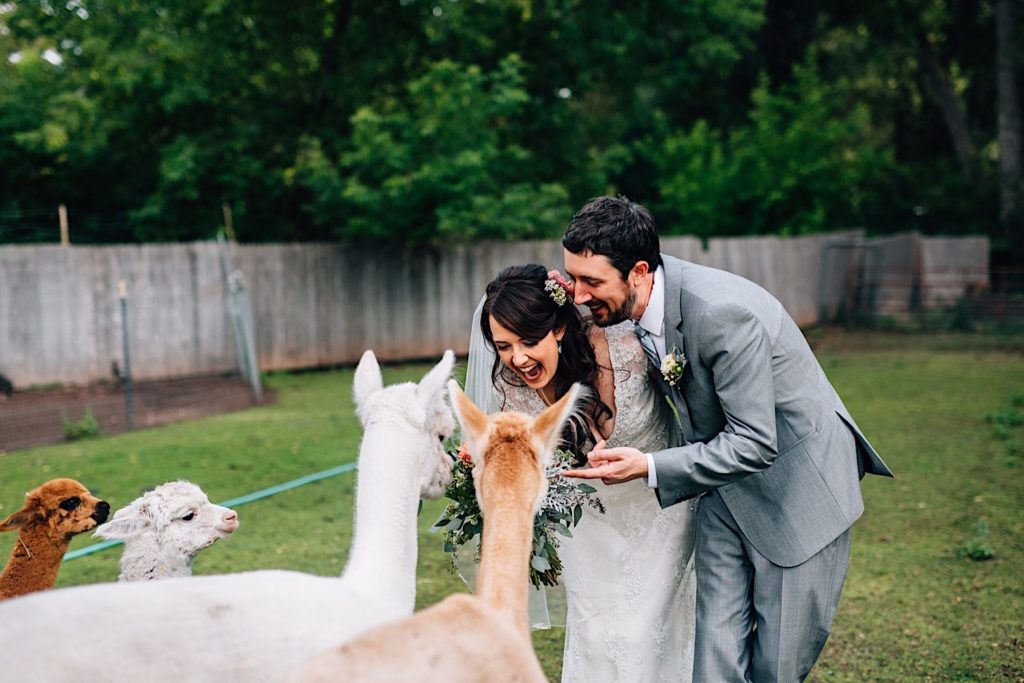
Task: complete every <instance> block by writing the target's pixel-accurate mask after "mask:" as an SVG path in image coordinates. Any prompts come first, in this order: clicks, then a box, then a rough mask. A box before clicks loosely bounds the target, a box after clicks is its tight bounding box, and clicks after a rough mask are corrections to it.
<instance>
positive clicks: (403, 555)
mask: <svg viewBox="0 0 1024 683" xmlns="http://www.w3.org/2000/svg"><path fill="white" fill-rule="evenodd" d="M381 431H382V430H374V432H373V433H371V432H369V431H368V432H367V434H366V435H365V436H364V437H363V443H362V447H361V449H360V455H359V476H358V478H357V481H356V513H355V525H354V526H355V531H354V535H353V539H352V549H351V552H350V553H349V559H348V564H347V565H346V567H345V572H344V574H343V575H342V578H343V579H344V580H345V581H346V582H352V583H353V584H355V585H358V586H360V587H365V588H367V589H368V592H376V593H377V594H379V595H381V596H386V597H387V598H388V599H389V600H393V601H396V603H397V604H400V605H401V606H402V609H403V613H410V612H412V610H413V607H414V606H415V602H416V555H417V536H416V532H417V528H416V516H417V513H418V511H419V499H420V484H419V482H418V481H417V476H418V473H417V468H416V467H415V466H414V464H413V463H412V462H410V460H414V459H415V453H416V451H417V450H418V449H419V448H422V446H421V445H418V444H416V443H404V444H403V443H402V441H401V439H400V438H398V439H396V438H395V436H394V434H393V433H392V434H384V433H380V432H381ZM403 460H404V462H403Z"/></svg>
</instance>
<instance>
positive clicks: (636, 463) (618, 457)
mask: <svg viewBox="0 0 1024 683" xmlns="http://www.w3.org/2000/svg"><path fill="white" fill-rule="evenodd" d="M587 462H588V463H589V464H590V468H589V469H579V470H568V471H566V472H564V473H563V476H566V477H575V478H577V479H600V480H601V481H603V482H604V483H605V484H621V483H622V482H624V481H630V480H632V479H639V478H640V477H646V476H647V456H646V455H645V454H644V453H641V452H640V451H638V450H637V449H635V448H628V447H625V446H623V447H619V448H605V442H604V440H603V439H602V440H601V441H598V442H597V444H596V445H595V446H594V449H593V450H592V451H590V453H588V454H587Z"/></svg>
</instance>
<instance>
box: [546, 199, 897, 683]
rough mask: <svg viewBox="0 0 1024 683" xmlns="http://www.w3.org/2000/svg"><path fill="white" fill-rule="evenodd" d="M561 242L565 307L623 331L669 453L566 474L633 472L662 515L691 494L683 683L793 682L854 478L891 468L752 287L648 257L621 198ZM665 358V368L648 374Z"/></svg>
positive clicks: (811, 639) (819, 633) (831, 575)
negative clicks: (693, 574)
mask: <svg viewBox="0 0 1024 683" xmlns="http://www.w3.org/2000/svg"><path fill="white" fill-rule="evenodd" d="M562 246H564V247H565V269H566V271H567V272H568V274H569V275H570V276H571V277H572V279H573V280H574V281H575V301H576V303H577V304H583V305H586V306H588V307H589V308H590V310H591V312H592V313H593V316H594V321H595V322H596V323H597V324H598V325H600V326H607V325H613V324H615V323H618V322H622V321H624V320H630V319H631V320H633V321H634V323H635V324H636V326H637V334H638V336H639V337H640V338H641V344H642V345H643V346H644V349H645V351H647V353H648V356H650V358H651V360H652V362H653V363H654V365H655V368H656V369H657V370H658V371H659V376H658V381H659V382H660V383H661V385H662V388H663V390H664V391H665V393H666V395H667V396H669V397H670V398H671V400H672V403H673V404H674V407H675V413H676V417H677V418H678V422H679V427H680V431H681V432H682V437H683V443H684V444H685V445H682V446H679V447H676V448H668V449H666V450H663V451H656V452H654V453H641V452H640V451H638V450H636V449H635V448H608V449H605V448H599V449H596V450H594V451H593V452H591V453H590V456H589V460H590V465H591V468H590V469H582V470H575V471H572V472H569V473H567V476H576V477H580V478H599V479H602V480H603V481H604V482H605V483H606V484H616V483H620V482H624V481H629V480H631V479H636V478H639V477H644V478H646V480H647V483H648V485H649V486H650V487H652V488H654V490H655V493H656V495H657V496H658V500H659V502H660V503H661V505H662V507H667V506H669V505H673V504H675V503H678V502H680V501H684V500H688V499H695V498H697V497H698V496H702V498H701V499H700V500H701V502H700V505H699V508H698V510H699V527H698V529H699V531H698V537H697V547H696V562H697V629H696V630H697V634H696V645H695V660H694V669H693V680H694V681H715V682H718V681H745V680H753V681H757V682H758V683H761V682H762V681H799V680H803V679H804V678H805V677H806V676H807V674H808V673H809V672H810V670H811V667H812V666H813V665H814V662H815V660H816V659H817V658H818V654H819V653H820V652H821V649H822V647H823V646H824V644H825V640H826V639H827V638H828V635H829V631H830V629H831V626H832V618H833V616H834V615H835V610H836V606H837V605H838V603H839V593H840V591H841V590H842V586H843V581H844V579H845V577H846V567H847V561H848V559H849V554H850V526H851V525H852V524H853V522H854V521H855V520H856V519H857V518H858V517H860V515H861V514H862V513H863V511H864V503H863V501H862V500H861V493H860V478H861V477H863V475H864V473H865V472H869V473H872V474H881V475H886V476H892V473H891V472H890V471H889V469H888V468H887V467H886V466H885V463H883V462H882V460H881V458H879V456H878V454H877V453H876V452H875V450H874V449H873V448H872V447H871V444H869V443H868V441H867V439H865V438H864V436H863V434H861V432H860V429H859V428H858V427H857V425H856V424H855V423H854V421H853V418H851V417H850V414H849V413H848V412H847V410H846V407H845V406H844V405H843V402H842V401H841V400H840V398H839V396H838V395H837V394H836V392H835V390H834V389H833V388H832V386H831V385H830V384H829V382H828V379H826V377H825V373H824V372H823V371H822V369H821V367H820V366H819V365H818V362H817V360H815V358H814V355H813V354H812V353H811V350H810V348H809V347H808V345H807V342H806V341H805V339H804V337H803V334H802V333H801V332H800V330H799V329H798V328H797V326H796V324H795V323H794V322H793V320H792V318H790V316H789V315H788V314H787V313H786V311H785V310H784V309H783V308H782V305H781V304H780V303H779V302H778V301H777V300H776V299H775V298H774V297H773V296H772V295H771V294H769V293H768V292H767V291H765V290H764V289H762V288H761V287H759V286H758V285H755V284H754V283H752V282H750V281H749V280H745V279H743V278H741V277H739V276H737V275H733V274H730V273H727V272H724V271H721V270H716V269H713V268H706V267H704V266H699V265H696V264H693V263H689V262H686V261H681V260H679V259H676V258H673V257H671V256H667V255H663V254H661V253H660V246H659V241H658V235H657V233H656V232H655V227H654V220H653V218H652V217H651V214H650V213H648V212H647V210H646V209H644V208H643V207H642V206H640V205H639V204H635V203H633V202H631V201H629V200H628V199H626V198H624V197H600V198H598V199H594V200H591V201H590V202H589V203H588V204H587V205H586V206H584V207H583V208H582V209H581V210H580V211H579V213H577V214H576V215H575V216H574V217H573V219H572V222H571V223H570V224H569V228H568V230H567V231H566V233H565V237H564V238H563V239H562ZM670 355H671V358H672V360H675V361H676V364H677V366H680V365H681V366H682V372H681V374H679V373H678V371H676V373H675V374H673V373H672V372H671V370H670V369H668V368H666V371H665V372H661V368H662V367H663V366H662V361H663V360H665V359H666V358H667V357H668V356H670ZM684 358H685V361H684ZM666 365H668V366H671V363H667V364H666ZM668 380H674V381H672V382H671V384H670V382H669V381H668ZM602 445H603V444H599V446H602Z"/></svg>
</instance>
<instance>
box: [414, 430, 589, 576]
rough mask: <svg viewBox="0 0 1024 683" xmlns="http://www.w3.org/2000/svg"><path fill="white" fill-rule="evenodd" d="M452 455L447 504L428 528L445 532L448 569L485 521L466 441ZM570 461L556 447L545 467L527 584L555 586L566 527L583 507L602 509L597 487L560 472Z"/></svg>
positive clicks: (568, 533) (567, 533) (575, 521)
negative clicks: (545, 481) (544, 491)
mask: <svg viewBox="0 0 1024 683" xmlns="http://www.w3.org/2000/svg"><path fill="white" fill-rule="evenodd" d="M453 458H454V463H453V464H452V480H451V483H450V484H448V488H447V489H445V497H447V498H448V499H449V503H448V506H447V507H446V508H445V510H444V513H443V514H442V515H441V519H439V520H437V522H435V523H434V526H433V527H432V528H431V531H435V532H437V531H443V532H444V551H445V552H446V553H451V555H452V557H451V566H452V571H457V569H456V562H457V561H458V553H459V549H460V548H462V546H464V545H466V544H467V543H469V542H470V541H472V540H473V539H474V538H475V537H477V536H478V535H480V533H481V532H482V531H483V528H484V521H483V516H482V515H481V514H480V505H479V503H478V502H477V499H476V488H475V487H474V485H473V460H472V458H471V457H470V455H469V453H468V452H466V448H465V446H461V447H460V448H459V449H458V451H457V452H456V453H453ZM572 461H573V458H572V455H571V454H570V453H568V452H566V451H563V450H556V451H555V455H554V459H553V460H552V462H551V464H550V465H548V468H547V472H546V475H547V479H548V492H547V495H546V496H544V500H543V501H542V502H541V505H540V510H539V511H538V512H537V516H536V517H535V518H534V520H533V556H532V557H531V558H530V583H532V584H533V585H534V586H535V587H537V588H540V586H541V585H544V586H556V585H558V578H559V577H560V576H561V574H562V562H561V560H559V559H558V543H559V538H560V537H561V536H567V537H571V536H572V531H571V530H570V529H571V528H572V527H574V526H576V525H577V524H579V521H580V518H582V517H583V507H584V506H587V507H590V508H593V509H594V510H596V511H598V512H601V513H603V512H604V505H602V504H601V500H600V499H599V498H598V497H597V496H595V495H593V494H594V493H595V492H596V491H597V489H595V488H594V487H593V486H590V485H588V484H584V483H582V482H575V481H574V480H572V479H568V478H566V477H563V476H562V472H565V471H566V470H567V469H569V468H570V467H572ZM476 552H477V556H476V557H475V558H474V559H475V560H476V561H479V560H480V557H479V553H480V547H479V545H478V546H477V550H476Z"/></svg>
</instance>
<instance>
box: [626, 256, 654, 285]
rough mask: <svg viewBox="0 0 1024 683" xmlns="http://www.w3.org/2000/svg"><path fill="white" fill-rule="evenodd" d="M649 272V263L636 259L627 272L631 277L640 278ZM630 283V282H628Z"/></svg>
mask: <svg viewBox="0 0 1024 683" xmlns="http://www.w3.org/2000/svg"><path fill="white" fill-rule="evenodd" d="M650 272H651V264H650V263H648V262H647V261H637V262H636V263H634V264H633V269H632V270H631V271H630V272H629V274H630V276H631V278H642V277H646V276H647V274H648V273H650ZM630 284H632V283H630Z"/></svg>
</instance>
